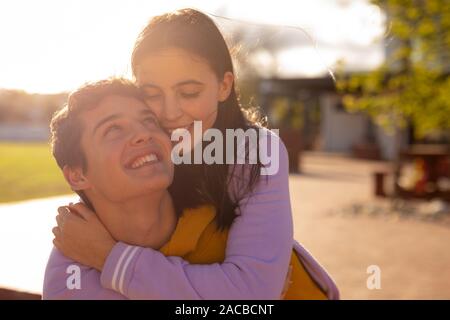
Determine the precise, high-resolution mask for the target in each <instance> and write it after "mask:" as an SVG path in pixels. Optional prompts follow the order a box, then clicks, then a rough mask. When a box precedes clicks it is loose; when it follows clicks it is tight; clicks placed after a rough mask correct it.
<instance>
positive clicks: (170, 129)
mask: <svg viewBox="0 0 450 320" xmlns="http://www.w3.org/2000/svg"><path fill="white" fill-rule="evenodd" d="M193 125H194V122H192V123H191V124H188V125H186V126H179V127H172V128H169V127H165V128H164V130H166V132H167V133H168V134H169V135H170V134H172V133H173V132H174V131H176V130H179V129H186V130H190V129H191V128H192V126H193Z"/></svg>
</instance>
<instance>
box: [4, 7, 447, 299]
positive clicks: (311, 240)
mask: <svg viewBox="0 0 450 320" xmlns="http://www.w3.org/2000/svg"><path fill="white" fill-rule="evenodd" d="M183 7H194V8H197V9H200V10H203V11H204V12H207V13H209V14H211V16H212V17H213V18H214V19H215V21H216V22H217V24H218V25H219V27H220V28H221V30H222V31H223V34H224V36H225V37H226V39H227V41H228V43H229V46H230V48H232V51H233V54H234V58H235V67H236V73H237V77H238V87H239V90H240V95H241V101H242V103H243V106H246V107H247V106H249V107H260V108H261V110H262V111H263V112H264V113H265V114H266V115H267V117H268V123H269V126H270V127H272V128H279V129H280V136H281V137H282V139H283V140H284V142H285V144H286V146H287V148H288V152H289V157H290V171H291V175H290V191H291V201H292V208H293V215H294V223H295V238H296V239H297V240H299V241H300V242H301V243H302V244H304V245H305V246H306V248H308V250H310V251H311V252H312V254H313V255H314V256H315V257H316V258H317V259H318V260H319V261H320V262H321V263H322V264H323V266H324V267H325V268H326V269H327V270H328V271H329V273H330V274H331V275H332V277H333V278H334V279H335V281H336V282H337V285H338V287H339V288H340V291H341V296H342V298H344V299H450V250H448V244H449V243H450V206H449V201H450V169H449V167H450V165H449V163H450V160H449V159H450V78H449V71H450V3H449V1H447V0H428V1H421V0H375V1H370V0H316V1H306V0H297V1H287V0H278V1H276V2H275V1H258V2H257V3H256V2H251V1H234V0H228V1H227V0H208V1H200V0H198V1H193V0H192V1H181V0H180V1H171V2H162V1H138V0H127V1H119V0H117V1H106V0H105V1H100V0H96V1H89V2H87V1H70V0H60V1H50V0H41V1H24V0H18V1H12V0H10V1H2V2H0V43H1V50H0V251H1V252H2V256H1V261H0V262H1V263H0V299H39V298H40V294H41V291H42V280H43V275H44V269H45V265H46V261H47V258H48V254H49V252H50V250H51V247H52V243H51V241H52V238H53V237H52V234H51V228H52V227H53V225H54V217H55V215H56V208H57V207H58V206H59V205H63V204H66V203H67V202H69V201H72V200H73V199H76V197H74V196H73V194H71V192H70V189H69V188H68V187H67V185H66V183H65V181H64V179H63V176H62V174H61V173H60V171H59V169H58V167H57V166H56V163H55V162H54V160H53V158H52V156H51V154H50V150H49V145H48V138H49V128H48V125H49V121H50V119H51V116H52V114H53V112H54V111H55V110H56V109H58V108H59V107H61V106H62V105H63V104H64V103H65V101H66V98H67V94H68V93H69V92H70V91H71V90H73V89H76V88H77V87H78V86H80V85H81V84H83V83H84V82H86V81H93V80H99V79H103V78H106V77H109V76H112V75H118V76H125V77H130V76H131V75H130V56H131V50H132V47H133V43H134V41H135V38H136V36H137V35H138V33H139V31H140V30H141V29H142V28H143V27H144V26H145V24H146V23H147V21H148V20H149V19H150V18H151V17H152V16H154V15H158V14H161V13H164V12H167V11H171V10H174V9H179V8H183ZM374 270H375V271H374ZM374 279H375V280H376V281H374Z"/></svg>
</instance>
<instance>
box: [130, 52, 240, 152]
mask: <svg viewBox="0 0 450 320" xmlns="http://www.w3.org/2000/svg"><path fill="white" fill-rule="evenodd" d="M233 79H234V78H233V74H232V73H231V72H226V73H225V75H224V77H223V79H218V77H217V75H216V74H215V73H214V71H213V70H212V69H211V67H210V66H209V64H208V62H207V61H206V60H204V59H203V58H202V57H199V56H197V55H194V54H192V53H190V52H188V51H185V50H183V49H178V48H167V49H162V50H160V51H156V52H154V53H151V54H148V55H147V56H145V57H144V58H143V59H142V61H141V63H140V64H139V65H138V67H137V70H136V80H137V85H138V86H139V87H140V88H141V89H142V90H143V92H144V94H145V96H146V101H147V104H148V106H149V107H150V108H151V109H152V110H153V112H154V113H155V114H156V116H157V117H158V118H159V121H160V124H161V126H162V127H163V128H164V129H165V130H166V131H167V132H168V133H169V135H170V134H171V133H172V131H174V130H175V129H179V128H186V129H188V130H189V132H190V134H191V137H192V142H194V140H193V138H194V137H193V132H194V131H193V129H194V121H196V120H197V121H198V120H200V121H202V129H203V131H205V130H207V129H209V128H211V127H212V125H213V124H214V122H215V120H216V117H217V108H218V104H219V102H222V101H225V100H226V99H227V98H228V96H229V95H230V92H231V88H232V85H233ZM191 146H193V143H192V144H191Z"/></svg>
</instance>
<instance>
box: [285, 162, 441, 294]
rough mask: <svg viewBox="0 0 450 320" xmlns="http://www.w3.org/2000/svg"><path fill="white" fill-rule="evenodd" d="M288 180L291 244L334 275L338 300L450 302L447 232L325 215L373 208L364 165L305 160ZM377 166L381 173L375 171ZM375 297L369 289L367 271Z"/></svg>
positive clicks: (418, 224) (369, 167) (368, 166)
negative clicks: (364, 204) (375, 273)
mask: <svg viewBox="0 0 450 320" xmlns="http://www.w3.org/2000/svg"><path fill="white" fill-rule="evenodd" d="M303 162H304V165H303V168H304V174H302V175H297V176H292V177H291V179H290V187H291V199H292V206H293V212H294V221H295V236H296V239H298V240H300V242H302V243H303V244H304V245H305V246H306V247H307V248H308V249H309V250H310V251H311V252H312V253H313V255H315V256H316V258H318V260H319V261H320V262H321V263H322V264H323V265H324V266H325V267H326V268H327V270H328V271H329V272H330V273H331V274H332V276H333V277H334V279H335V280H336V282H337V283H338V286H339V288H340V291H341V296H342V298H343V299H450V250H449V245H450V228H449V227H448V226H447V227H445V226H443V225H439V224H433V223H430V222H422V221H418V220H399V219H397V220H396V219H389V220H386V219H384V218H381V217H380V218H378V217H369V216H356V217H353V218H352V217H349V216H345V215H336V214H330V212H332V211H335V210H336V209H337V208H339V207H342V206H343V205H344V206H345V205H347V204H349V203H351V202H353V201H357V202H361V201H363V200H365V199H367V201H372V198H371V194H372V188H371V187H372V185H371V173H372V171H373V170H374V168H376V167H379V166H380V164H378V163H375V162H370V161H360V160H353V159H345V158H342V157H323V156H320V155H317V154H309V155H306V156H305V157H304V159H303ZM381 166H382V165H381ZM370 265H378V266H379V267H380V268H381V289H380V290H369V289H367V285H366V281H367V277H368V276H369V275H368V274H367V267H368V266H370Z"/></svg>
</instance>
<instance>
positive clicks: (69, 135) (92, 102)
mask: <svg viewBox="0 0 450 320" xmlns="http://www.w3.org/2000/svg"><path fill="white" fill-rule="evenodd" d="M111 95H119V96H125V97H133V98H136V99H138V100H141V101H143V102H144V103H145V100H144V98H143V95H142V94H141V91H140V90H139V89H138V88H137V87H136V86H135V85H134V84H133V83H132V82H131V81H129V80H126V79H123V78H111V79H107V80H101V81H97V82H93V83H88V84H86V85H84V86H82V87H80V88H79V89H77V90H76V91H74V92H73V93H71V94H70V95H69V98H68V101H67V104H66V105H65V106H64V107H63V108H61V109H60V110H58V111H56V112H55V114H54V115H53V117H52V120H51V122H50V132H51V138H50V144H51V149H52V154H53V156H54V157H55V160H56V163H57V164H58V166H59V167H60V168H61V169H63V168H64V166H65V165H68V166H69V167H75V166H81V168H82V169H83V171H85V170H86V169H87V161H86V157H85V154H84V152H83V150H82V148H81V133H82V130H83V124H82V123H81V121H80V118H79V115H80V114H81V113H82V112H84V111H86V110H89V109H92V108H94V107H96V106H97V105H98V104H99V103H100V102H101V101H102V100H103V99H104V98H106V97H108V96H111Z"/></svg>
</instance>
